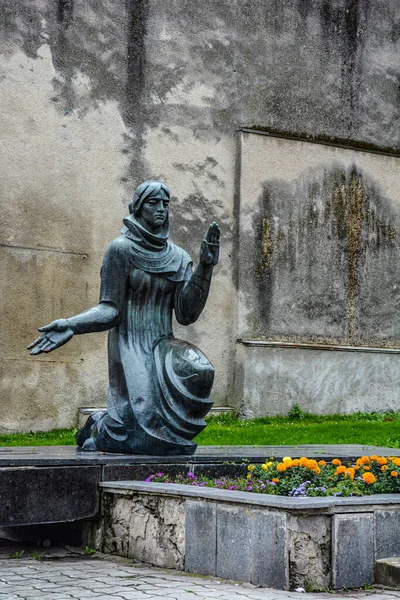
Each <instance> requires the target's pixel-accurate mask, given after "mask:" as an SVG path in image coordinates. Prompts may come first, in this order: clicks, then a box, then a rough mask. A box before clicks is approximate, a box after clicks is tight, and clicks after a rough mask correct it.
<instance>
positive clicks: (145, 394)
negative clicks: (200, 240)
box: [77, 215, 214, 455]
mask: <svg viewBox="0 0 400 600" xmlns="http://www.w3.org/2000/svg"><path fill="white" fill-rule="evenodd" d="M124 224H125V227H124V229H123V230H121V233H122V235H121V236H120V237H118V238H117V239H115V240H114V241H113V242H112V243H111V245H110V247H109V249H108V251H107V253H106V255H105V257H104V262H103V267H102V271H101V293H100V302H103V303H107V304H110V305H112V306H114V307H115V308H117V310H118V313H119V322H118V324H117V325H116V326H114V327H113V328H112V329H110V331H109V338H108V360H109V390H108V406H107V411H98V412H96V413H95V414H94V415H93V416H92V417H91V418H90V419H89V420H88V422H87V424H86V425H85V426H84V427H83V428H82V429H81V430H80V431H79V432H78V434H77V442H78V445H80V446H82V447H83V449H85V450H101V451H105V452H107V451H112V452H122V453H134V454H153V455H168V454H171V455H173V454H187V455H191V454H193V452H194V451H195V449H196V444H195V443H194V442H192V441H191V440H192V438H193V437H194V436H195V435H197V434H198V433H200V431H202V429H203V428H204V427H205V425H206V423H205V421H204V416H205V415H206V414H207V412H208V411H209V410H210V408H211V405H212V402H211V401H210V400H209V394H210V392H211V387H212V383H213V378H214V369H213V367H212V365H211V364H210V362H209V361H208V360H207V358H206V357H205V356H204V354H203V353H202V352H201V351H200V350H199V349H198V348H196V347H195V346H193V345H191V344H189V343H187V342H184V341H182V340H178V339H176V338H174V337H173V332H172V312H173V310H174V311H175V315H176V318H177V320H178V322H180V323H182V324H184V325H187V324H189V323H192V322H194V321H195V320H196V319H197V317H198V316H199V314H200V312H201V310H202V309H203V307H204V305H205V302H206V299H207V295H208V289H209V284H210V281H209V280H206V279H204V278H201V277H197V276H196V274H193V273H192V262H191V259H190V257H189V255H188V254H187V253H186V252H185V251H184V250H182V249H181V248H179V247H178V246H176V245H175V244H173V243H172V242H170V241H169V240H168V221H166V223H165V227H164V228H163V230H162V231H161V232H160V233H159V234H151V233H150V232H149V231H147V230H146V229H145V228H143V227H142V226H141V225H140V223H139V222H138V221H137V220H136V219H135V217H134V216H133V215H130V216H129V217H127V218H126V219H124Z"/></svg>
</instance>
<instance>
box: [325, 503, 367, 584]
mask: <svg viewBox="0 0 400 600" xmlns="http://www.w3.org/2000/svg"><path fill="white" fill-rule="evenodd" d="M332 542H333V544H332V582H333V587H334V588H343V587H347V588H356V587H360V586H362V585H364V584H365V583H372V582H373V579H374V575H373V569H374V516H373V514H372V513H359V514H353V515H349V514H343V515H334V517H333V540H332Z"/></svg>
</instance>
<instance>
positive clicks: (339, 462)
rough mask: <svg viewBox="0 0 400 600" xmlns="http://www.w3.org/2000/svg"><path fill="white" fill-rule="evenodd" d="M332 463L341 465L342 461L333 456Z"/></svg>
mask: <svg viewBox="0 0 400 600" xmlns="http://www.w3.org/2000/svg"><path fill="white" fill-rule="evenodd" d="M332 464H333V465H341V464H342V461H341V460H339V459H338V458H334V459H333V461H332Z"/></svg>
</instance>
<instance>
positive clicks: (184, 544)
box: [92, 482, 400, 589]
mask: <svg viewBox="0 0 400 600" xmlns="http://www.w3.org/2000/svg"><path fill="white" fill-rule="evenodd" d="M100 485H101V487H102V518H101V520H100V523H99V525H98V527H97V529H96V531H93V542H92V543H93V544H94V545H95V546H96V548H97V549H98V550H101V551H103V552H106V553H112V554H118V555H120V556H125V557H130V558H135V559H137V560H140V561H144V562H147V563H150V564H153V565H158V566H161V567H169V568H174V569H179V570H186V571H188V572H190V573H199V574H202V575H216V576H218V577H222V578H226V579H234V580H238V581H243V582H250V583H253V584H254V585H258V586H261V587H274V588H278V589H290V588H293V587H298V586H304V585H305V582H306V581H309V582H313V583H314V584H315V585H316V586H318V587H334V588H342V587H348V588H352V587H360V586H362V585H363V584H364V583H373V567H374V562H375V560H376V559H379V558H385V557H388V556H396V555H397V556H399V555H400V512H399V511H400V495H394V494H393V495H380V496H377V495H376V496H369V497H362V498H284V497H277V496H267V495H262V494H247V493H245V492H231V491H226V490H215V489H210V488H209V489H204V488H197V487H189V486H183V485H174V484H151V483H144V482H110V483H102V484H100Z"/></svg>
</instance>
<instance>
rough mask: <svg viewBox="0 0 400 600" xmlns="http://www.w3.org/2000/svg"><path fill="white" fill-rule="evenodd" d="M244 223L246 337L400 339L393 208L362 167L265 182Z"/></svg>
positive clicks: (399, 221) (399, 269) (398, 219)
mask: <svg viewBox="0 0 400 600" xmlns="http://www.w3.org/2000/svg"><path fill="white" fill-rule="evenodd" d="M252 223H253V232H254V233H253V239H252V240H251V241H250V240H249V241H250V244H249V245H248V249H247V250H246V249H245V253H246V255H247V258H248V260H251V261H252V265H253V267H252V272H251V273H250V275H249V280H248V281H247V282H246V288H247V289H252V287H253V286H254V290H255V293H256V301H255V304H256V307H255V310H254V311H253V313H252V317H251V319H250V322H249V327H250V329H251V330H252V334H253V335H257V336H263V337H265V336H267V337H268V338H276V339H290V340H298V341H300V340H303V341H313V340H314V341H317V340H318V341H326V342H333V343H342V344H355V345H357V344H360V345H363V344H364V345H365V344H366V345H368V344H377V345H389V346H390V345H399V344H400V319H399V317H398V315H397V314H395V311H394V310H393V306H397V305H398V304H399V301H400V290H399V289H398V287H399V283H400V248H399V237H398V231H399V230H400V229H399V227H400V213H399V210H398V209H397V207H396V206H395V205H394V203H393V201H392V200H391V199H389V198H387V197H385V196H384V194H382V193H381V191H380V189H379V186H378V185H377V184H376V182H374V181H373V180H372V179H371V177H370V176H368V174H366V173H364V172H363V171H362V170H361V169H360V168H358V167H357V166H355V165H353V167H352V168H349V169H347V170H346V169H345V168H343V167H341V166H340V165H338V166H336V167H335V166H333V167H331V168H326V169H325V170H324V171H323V172H321V170H319V171H318V172H316V171H313V170H312V169H311V170H309V171H308V172H307V173H304V174H303V176H302V177H301V178H299V179H297V180H296V181H294V182H292V183H287V182H283V181H278V180H273V181H267V182H265V183H264V186H263V192H262V195H261V198H260V202H259V210H258V211H257V214H255V215H254V216H253V218H252ZM378 325H379V326H378Z"/></svg>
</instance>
